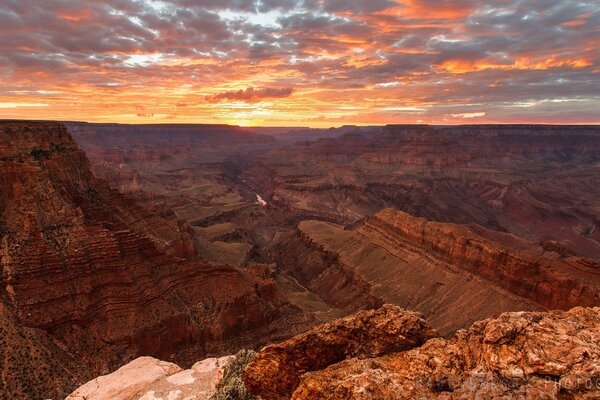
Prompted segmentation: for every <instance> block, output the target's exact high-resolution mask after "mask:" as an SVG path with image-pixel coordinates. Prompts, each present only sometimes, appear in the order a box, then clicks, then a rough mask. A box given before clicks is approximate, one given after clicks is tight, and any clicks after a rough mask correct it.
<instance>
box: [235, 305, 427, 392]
mask: <svg viewBox="0 0 600 400" xmlns="http://www.w3.org/2000/svg"><path fill="white" fill-rule="evenodd" d="M434 335H435V331H434V330H433V329H432V328H431V327H430V326H429V325H428V324H427V322H426V321H425V320H423V319H422V318H421V316H420V315H419V314H417V313H413V312H409V311H404V310H402V309H401V308H399V307H396V306H392V305H386V306H384V307H382V308H380V309H378V310H374V311H373V310H371V311H360V312H358V313H356V314H354V315H352V316H350V317H347V318H343V319H340V320H337V321H334V322H331V323H328V324H325V325H321V326H320V327H319V328H317V329H315V330H312V331H310V332H307V333H306V334H302V335H299V336H296V337H294V338H292V339H290V340H288V341H285V342H283V343H279V344H275V345H271V346H267V347H265V348H264V349H263V350H261V352H260V353H259V354H258V355H257V357H256V358H255V359H254V360H253V361H252V362H251V363H250V364H249V365H248V366H247V367H246V369H245V370H244V373H243V379H244V383H245V384H246V387H247V388H248V390H249V391H250V392H251V393H253V394H255V395H258V396H260V397H261V398H264V399H285V398H289V396H290V395H291V394H292V393H293V392H294V390H295V389H296V387H297V386H298V384H299V383H300V380H301V377H302V375H303V374H305V373H307V372H309V371H317V370H321V369H323V368H325V367H327V366H329V365H331V364H334V363H338V362H340V361H342V360H344V359H347V358H352V357H359V358H363V357H376V356H380V355H383V354H387V353H391V352H396V351H402V350H407V349H410V348H413V347H416V346H420V345H421V344H423V343H424V342H425V341H426V340H428V339H430V338H432V337H433V336H434ZM305 398H312V397H305Z"/></svg>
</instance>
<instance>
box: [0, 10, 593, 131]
mask: <svg viewBox="0 0 600 400" xmlns="http://www.w3.org/2000/svg"><path fill="white" fill-rule="evenodd" d="M0 118H19V119H60V120H79V121H90V122H123V123H227V124H238V125H248V126H256V125H262V126H311V127H328V126H339V125H344V124H360V125H366V124H370V125H380V124H388V123H429V124H465V123H600V4H599V3H598V0H590V1H574V0H516V1H508V0H496V1H485V2H484V1H470V0H456V1H446V0H107V1H98V0H95V1H85V0H83V1H73V0H0Z"/></svg>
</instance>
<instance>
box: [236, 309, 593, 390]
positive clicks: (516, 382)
mask: <svg viewBox="0 0 600 400" xmlns="http://www.w3.org/2000/svg"><path fill="white" fill-rule="evenodd" d="M353 318H356V320H358V321H360V320H361V319H362V316H360V315H356V316H350V317H347V318H346V319H345V321H346V324H349V323H352V322H351V321H352V320H353ZM328 329H329V328H328V326H324V327H317V328H315V329H314V330H312V331H310V332H308V333H305V334H303V335H302V336H301V337H300V338H310V337H313V338H315V339H317V340H313V341H312V342H310V343H307V345H308V346H307V347H308V348H309V349H310V353H309V354H308V355H306V353H307V352H302V351H298V347H297V343H298V341H300V338H292V339H290V340H288V341H286V342H283V343H281V344H280V345H278V346H279V347H278V348H277V349H278V350H277V353H276V356H272V355H271V354H273V350H272V349H273V346H269V347H266V348H265V349H263V350H262V351H261V352H260V353H259V354H258V356H257V358H256V361H255V362H254V363H252V364H250V365H249V366H248V367H247V369H246V370H245V372H244V379H245V382H246V384H247V386H248V387H249V388H250V390H252V391H254V392H255V393H261V394H263V396H264V397H263V398H264V399H266V400H269V399H279V398H290V394H289V392H285V393H283V392H282V393H273V391H272V390H271V389H270V388H273V387H275V385H284V384H285V383H286V382H287V377H288V376H289V375H290V374H289V373H287V372H286V373H284V374H281V375H277V374H272V373H268V371H270V370H271V369H272V368H273V366H274V365H279V364H278V362H279V360H286V363H285V365H281V368H282V369H283V370H284V371H285V370H287V369H290V370H292V371H296V372H297V374H298V376H299V378H298V379H297V380H299V384H298V386H297V387H296V388H295V390H294V391H293V393H291V398H292V399H297V400H300V399H336V400H337V399H339V400H341V399H363V400H367V399H373V400H375V399H392V400H396V399H397V400H400V399H415V398H427V399H471V398H519V399H532V398H536V399H538V398H548V399H555V398H567V399H588V398H596V397H598V396H599V395H600V369H599V368H598V365H599V363H600V347H599V346H598V343H599V342H600V308H598V307H596V308H583V307H577V308H574V309H572V310H570V311H552V312H513V313H505V314H502V315H501V316H500V317H499V318H497V319H488V320H483V321H478V322H476V323H475V324H473V325H472V326H471V327H470V328H469V329H466V330H461V331H459V332H457V333H456V335H455V336H453V337H452V338H450V339H441V338H432V339H429V340H428V341H427V342H426V343H424V344H423V345H421V346H418V347H414V348H412V349H408V350H404V351H389V352H386V354H385V355H380V356H377V357H354V358H349V359H346V360H343V361H340V362H338V363H336V364H333V365H330V366H328V367H326V368H324V369H320V370H314V371H313V372H306V373H305V372H304V370H305V369H303V368H302V367H299V366H303V365H304V364H305V363H310V362H311V361H310V360H312V359H313V357H314V356H313V354H319V352H320V351H322V352H323V353H324V354H329V352H330V349H329V347H328V346H327V345H325V346H323V345H322V342H320V341H319V340H318V338H319V337H320V335H321V334H322V333H323V332H327V331H328ZM369 329H372V330H373V331H372V332H371V333H370V334H369V335H368V336H370V337H376V336H377V333H376V332H378V331H379V332H381V329H382V327H381V326H378V325H373V326H370V327H369ZM383 329H385V325H384V326H383ZM320 346H322V347H320ZM363 346H367V347H368V346H369V344H368V342H364V344H363Z"/></svg>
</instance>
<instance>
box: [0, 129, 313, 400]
mask: <svg viewBox="0 0 600 400" xmlns="http://www.w3.org/2000/svg"><path fill="white" fill-rule="evenodd" d="M0 221H1V223H2V224H1V225H0V236H1V239H0V256H1V264H0V265H2V271H3V274H2V278H1V280H0V289H1V291H0V293H1V297H0V303H1V304H0V305H1V306H2V307H0V311H1V313H2V314H1V316H2V318H0V319H1V320H2V321H3V322H2V323H3V324H4V325H5V326H4V327H3V332H9V334H8V336H5V335H3V339H4V338H7V339H6V340H7V341H8V342H7V343H4V344H3V346H2V348H1V349H0V352H2V354H1V357H0V359H1V360H2V371H3V376H5V377H10V383H9V384H7V385H5V386H0V397H8V396H12V397H27V398H46V397H61V396H65V395H66V394H68V393H69V392H70V390H71V389H73V388H74V387H75V386H77V385H78V384H81V383H82V382H85V381H87V380H89V379H90V378H91V377H93V376H95V375H98V374H101V373H106V372H108V371H110V370H112V369H114V368H116V367H118V366H119V365H121V364H122V363H124V362H127V361H129V360H131V359H133V358H135V357H137V356H139V355H144V354H147V355H154V356H158V357H161V358H171V359H173V360H175V361H178V362H181V363H184V364H185V363H189V362H191V361H192V360H196V359H199V358H202V356H204V355H207V354H208V355H210V354H222V353H228V352H233V351H236V350H237V349H239V348H241V347H250V346H255V345H256V344H257V343H261V342H262V343H265V342H266V341H268V340H270V339H273V338H284V337H286V336H287V335H289V333H290V332H293V331H297V330H299V329H302V328H303V327H304V326H306V323H307V322H308V320H307V319H306V317H305V316H304V315H303V314H302V313H301V312H300V310H299V309H297V308H296V307H294V306H292V305H290V304H289V303H288V302H287V301H286V299H285V298H283V296H282V295H281V293H279V292H278V290H277V287H276V286H275V285H274V282H273V280H272V278H271V277H270V275H269V272H268V268H267V267H265V266H255V267H251V268H248V269H246V270H244V271H242V270H239V269H236V268H234V267H230V266H209V265H206V264H205V263H203V262H200V261H194V260H187V261H186V260H181V259H179V258H175V257H173V256H172V255H177V256H184V257H185V256H189V255H190V253H191V252H193V248H192V247H191V246H190V242H189V241H188V236H187V235H188V233H187V229H189V226H186V225H185V224H181V225H179V226H178V225H177V224H173V223H172V222H169V221H166V220H164V219H162V218H161V217H160V216H158V215H157V214H156V213H153V212H151V211H150V210H148V209H146V208H144V207H142V206H140V205H138V204H137V203H136V202H135V201H133V200H132V199H131V198H128V197H126V196H123V195H121V194H119V193H118V192H116V191H115V190H113V189H111V188H110V187H109V186H108V185H107V184H106V183H105V182H104V181H102V180H98V179H96V178H95V177H94V176H93V175H92V173H91V171H90V168H89V163H88V161H87V159H86V157H85V155H84V153H83V152H82V151H81V150H80V149H79V148H78V147H77V145H76V144H75V143H74V142H73V140H72V139H71V138H70V136H69V134H68V133H67V131H66V129H65V128H64V126H62V125H60V124H57V123H33V122H32V123H29V122H4V123H1V124H0ZM169 254H172V255H169ZM29 349H33V350H29ZM15 352H18V354H17V353H15ZM29 362H32V364H30V365H33V366H34V367H33V368H30V367H27V364H26V363H29ZM24 363H25V364H24ZM57 364H61V365H62V368H55V370H54V371H51V372H48V371H47V369H49V368H50V367H52V368H54V367H55V366H56V365H57ZM56 371H61V372H60V373H58V372H56ZM46 373H47V374H48V378H44V374H46ZM7 379H8V378H7Z"/></svg>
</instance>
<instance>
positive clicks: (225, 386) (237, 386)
mask: <svg viewBox="0 0 600 400" xmlns="http://www.w3.org/2000/svg"><path fill="white" fill-rule="evenodd" d="M254 357H256V352H255V351H252V350H240V351H239V352H238V353H237V354H236V355H235V356H234V358H233V359H232V360H231V361H229V363H228V364H227V365H226V366H225V369H224V371H223V378H222V379H221V381H220V382H219V384H218V385H217V391H216V392H215V394H213V395H212V397H211V398H210V400H260V398H259V397H256V396H253V395H251V394H250V393H248V391H247V390H246V386H245V385H244V382H243V381H242V371H243V370H244V367H245V366H246V365H248V363H250V361H252V360H253V359H254Z"/></svg>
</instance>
